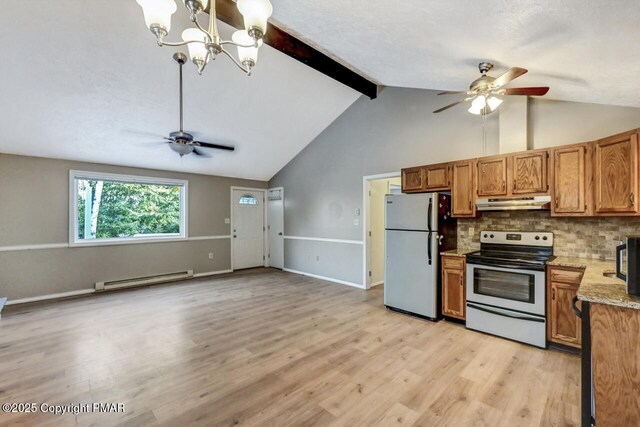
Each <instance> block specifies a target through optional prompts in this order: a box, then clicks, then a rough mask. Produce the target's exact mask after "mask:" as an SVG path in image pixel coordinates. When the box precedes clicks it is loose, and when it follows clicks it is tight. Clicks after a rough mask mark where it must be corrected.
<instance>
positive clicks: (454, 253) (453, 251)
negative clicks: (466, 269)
mask: <svg viewBox="0 0 640 427" xmlns="http://www.w3.org/2000/svg"><path fill="white" fill-rule="evenodd" d="M471 252H474V249H449V250H448V251H444V252H440V255H449V256H459V257H462V258H464V257H465V256H466V255H467V254H468V253H471Z"/></svg>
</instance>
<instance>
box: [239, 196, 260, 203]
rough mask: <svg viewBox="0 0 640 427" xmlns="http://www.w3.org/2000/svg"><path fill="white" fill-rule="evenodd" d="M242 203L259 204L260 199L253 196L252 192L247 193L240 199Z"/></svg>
mask: <svg viewBox="0 0 640 427" xmlns="http://www.w3.org/2000/svg"><path fill="white" fill-rule="evenodd" d="M238 204H240V205H257V204H258V199H256V198H255V197H253V196H252V195H251V194H245V195H243V196H242V197H240V201H239V202H238Z"/></svg>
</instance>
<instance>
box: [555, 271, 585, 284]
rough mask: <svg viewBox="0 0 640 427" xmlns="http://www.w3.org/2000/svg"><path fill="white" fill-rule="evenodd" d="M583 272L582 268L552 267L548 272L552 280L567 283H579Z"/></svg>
mask: <svg viewBox="0 0 640 427" xmlns="http://www.w3.org/2000/svg"><path fill="white" fill-rule="evenodd" d="M583 274H584V270H582V269H571V270H570V269H564V268H552V269H551V271H550V272H549V276H550V279H551V281H552V282H560V283H568V284H570V285H580V282H581V281H582V275H583Z"/></svg>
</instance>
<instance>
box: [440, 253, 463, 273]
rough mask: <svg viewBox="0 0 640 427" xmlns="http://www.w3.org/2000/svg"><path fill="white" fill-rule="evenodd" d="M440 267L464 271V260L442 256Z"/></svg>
mask: <svg viewBox="0 0 640 427" xmlns="http://www.w3.org/2000/svg"><path fill="white" fill-rule="evenodd" d="M442 267H443V268H449V269H452V270H464V258H462V257H458V256H446V255H444V256H443V257H442Z"/></svg>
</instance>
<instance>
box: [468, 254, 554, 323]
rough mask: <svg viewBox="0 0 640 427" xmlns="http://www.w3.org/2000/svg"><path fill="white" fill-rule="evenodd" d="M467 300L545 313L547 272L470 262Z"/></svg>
mask: <svg viewBox="0 0 640 427" xmlns="http://www.w3.org/2000/svg"><path fill="white" fill-rule="evenodd" d="M467 301H470V302H476V303H480V304H486V305H489V306H494V307H500V308H506V309H509V310H515V311H519V312H521V313H531V314H537V315H540V316H544V315H545V272H544V271H534V270H522V269H518V268H505V267H496V266H487V265H479V264H467Z"/></svg>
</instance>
